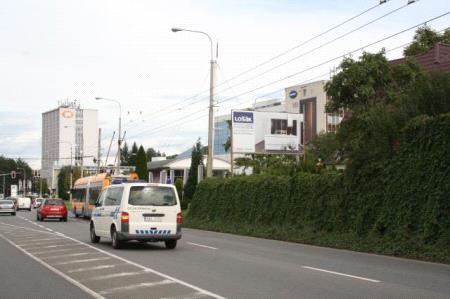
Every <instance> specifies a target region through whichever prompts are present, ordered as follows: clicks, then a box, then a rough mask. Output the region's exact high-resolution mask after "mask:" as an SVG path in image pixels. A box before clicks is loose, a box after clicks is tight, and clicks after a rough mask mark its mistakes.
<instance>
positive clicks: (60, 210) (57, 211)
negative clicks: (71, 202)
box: [36, 198, 67, 222]
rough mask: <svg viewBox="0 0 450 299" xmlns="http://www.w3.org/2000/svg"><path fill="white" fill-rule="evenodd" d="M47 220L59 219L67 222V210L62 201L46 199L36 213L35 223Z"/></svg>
mask: <svg viewBox="0 0 450 299" xmlns="http://www.w3.org/2000/svg"><path fill="white" fill-rule="evenodd" d="M45 218H48V219H59V221H64V222H65V221H67V208H66V205H65V204H64V201H63V200H62V199H53V198H46V199H44V201H43V202H42V204H41V206H40V207H39V208H38V210H37V212H36V219H37V221H44V219H45Z"/></svg>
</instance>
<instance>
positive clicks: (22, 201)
mask: <svg viewBox="0 0 450 299" xmlns="http://www.w3.org/2000/svg"><path fill="white" fill-rule="evenodd" d="M18 210H28V211H31V198H29V197H19V198H17V211H18Z"/></svg>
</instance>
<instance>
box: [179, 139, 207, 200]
mask: <svg viewBox="0 0 450 299" xmlns="http://www.w3.org/2000/svg"><path fill="white" fill-rule="evenodd" d="M202 163H203V146H202V143H201V142H200V139H198V140H197V143H196V144H195V145H194V147H193V148H192V155H191V167H190V169H189V176H188V180H187V182H186V185H185V186H184V198H183V201H185V204H186V205H187V204H188V203H189V201H190V200H191V199H192V198H193V197H194V193H195V190H196V188H197V184H198V166H199V165H201V164H202Z"/></svg>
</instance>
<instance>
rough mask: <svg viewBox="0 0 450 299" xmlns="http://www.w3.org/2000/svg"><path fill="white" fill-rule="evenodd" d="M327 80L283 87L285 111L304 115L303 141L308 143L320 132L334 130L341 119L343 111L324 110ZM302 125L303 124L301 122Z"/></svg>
mask: <svg viewBox="0 0 450 299" xmlns="http://www.w3.org/2000/svg"><path fill="white" fill-rule="evenodd" d="M326 83H327V81H325V80H320V81H316V82H311V83H308V84H302V85H295V86H291V87H287V88H285V102H284V107H285V109H286V111H287V112H290V113H300V114H303V115H304V127H302V128H301V130H302V131H303V132H304V139H305V140H302V144H303V143H305V142H306V143H308V142H309V141H311V140H312V139H313V138H314V137H315V136H316V135H317V134H319V133H320V132H335V131H336V129H337V127H338V125H339V124H340V122H341V121H342V119H343V116H344V115H343V113H337V114H330V113H327V112H326V111H325V105H326V103H327V99H328V98H327V94H326V92H325V90H324V87H325V84H326ZM302 125H303V124H302Z"/></svg>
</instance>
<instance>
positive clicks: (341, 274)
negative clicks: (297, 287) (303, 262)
mask: <svg viewBox="0 0 450 299" xmlns="http://www.w3.org/2000/svg"><path fill="white" fill-rule="evenodd" d="M302 268H305V269H309V270H314V271H320V272H325V273H329V274H335V275H340V276H345V277H350V278H355V279H360V280H365V281H370V282H375V283H378V282H380V281H379V280H376V279H371V278H366V277H361V276H356V275H350V274H345V273H340V272H335V271H330V270H325V269H320V268H314V267H308V266H302Z"/></svg>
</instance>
